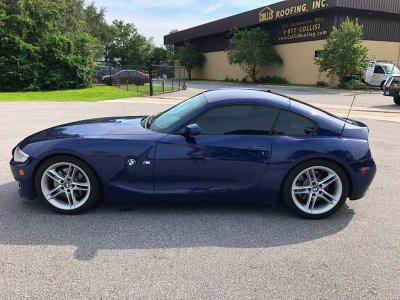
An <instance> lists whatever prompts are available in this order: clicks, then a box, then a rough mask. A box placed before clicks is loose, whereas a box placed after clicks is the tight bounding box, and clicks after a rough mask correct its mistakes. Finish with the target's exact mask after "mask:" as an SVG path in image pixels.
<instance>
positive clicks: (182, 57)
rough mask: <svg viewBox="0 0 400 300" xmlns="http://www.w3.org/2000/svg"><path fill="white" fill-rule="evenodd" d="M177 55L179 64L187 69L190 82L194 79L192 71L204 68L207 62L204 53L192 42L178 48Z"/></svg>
mask: <svg viewBox="0 0 400 300" xmlns="http://www.w3.org/2000/svg"><path fill="white" fill-rule="evenodd" d="M175 53H176V58H177V60H178V62H179V64H180V65H181V66H184V67H185V68H186V71H187V72H188V75H189V80H191V79H192V71H193V70H194V69H196V68H203V66H204V63H205V61H206V57H205V55H204V53H203V52H201V51H200V50H199V49H197V47H196V45H194V44H191V43H190V42H186V43H185V44H184V45H183V46H180V47H176V49H175Z"/></svg>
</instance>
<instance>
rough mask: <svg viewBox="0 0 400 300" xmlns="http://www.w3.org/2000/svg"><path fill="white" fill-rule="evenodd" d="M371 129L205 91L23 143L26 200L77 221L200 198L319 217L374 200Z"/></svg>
mask: <svg viewBox="0 0 400 300" xmlns="http://www.w3.org/2000/svg"><path fill="white" fill-rule="evenodd" d="M368 136H369V130H368V128H367V126H366V125H365V124H363V123H361V122H358V121H354V120H347V121H346V120H343V119H340V118H337V117H335V116H333V115H331V114H329V113H327V112H324V111H322V110H319V109H317V108H314V107H312V106H309V105H307V104H305V103H302V102H300V101H297V100H294V99H291V98H288V97H285V96H281V95H276V94H273V93H270V92H265V91H256V90H218V91H209V92H205V93H202V94H199V95H197V96H195V97H193V98H190V99H189V100H187V101H185V102H182V103H180V104H178V105H176V106H175V107H173V108H170V109H168V110H167V111H165V112H163V113H160V114H158V115H153V116H144V117H143V116H140V117H139V116H137V117H115V118H103V119H94V120H86V121H81V122H75V123H71V124H65V125H60V126H57V127H53V128H50V129H47V130H44V131H42V132H39V133H37V134H34V135H32V136H30V137H28V138H26V139H24V140H23V141H22V142H21V143H19V144H18V146H16V147H15V148H14V149H13V151H12V154H13V159H12V160H11V163H10V164H11V170H12V173H13V176H14V178H15V179H16V180H17V181H18V182H19V186H20V189H19V190H20V195H21V196H22V197H24V198H28V199H35V198H39V200H40V201H42V202H43V203H44V204H45V205H47V206H48V207H49V208H51V209H53V210H54V211H56V212H59V213H64V214H75V213H80V212H83V211H86V210H88V209H89V208H91V207H92V206H93V205H94V204H95V203H96V202H97V201H99V200H100V199H102V198H104V199H105V200H106V201H111V202H117V203H124V202H125V203H126V202H132V201H145V202H151V201H159V200H161V199H163V200H165V199H172V200H176V199H181V200H183V201H185V202H188V201H191V200H192V199H194V198H197V199H198V197H200V198H201V201H208V202H216V201H219V200H222V201H230V202H232V201H244V202H258V203H265V204H274V205H275V204H277V202H278V201H279V200H280V199H281V200H282V201H284V202H285V203H286V204H287V206H288V207H289V208H290V209H291V210H292V211H293V212H295V213H297V214H298V215H300V216H302V217H305V218H311V219H319V218H324V217H327V216H329V215H332V214H334V213H335V212H337V211H338V210H339V209H340V208H341V207H342V206H343V204H344V203H345V201H346V200H347V199H348V198H350V199H351V200H357V199H361V198H363V197H364V195H365V193H366V191H367V189H368V188H369V186H370V184H371V183H372V181H373V179H374V176H375V173H376V166H375V162H374V160H373V158H372V156H371V151H370V148H369V144H368Z"/></svg>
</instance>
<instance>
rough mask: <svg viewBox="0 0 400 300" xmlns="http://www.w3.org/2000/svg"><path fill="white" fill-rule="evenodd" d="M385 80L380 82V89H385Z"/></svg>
mask: <svg viewBox="0 0 400 300" xmlns="http://www.w3.org/2000/svg"><path fill="white" fill-rule="evenodd" d="M385 82H386V81H382V83H381V90H382V91H383V90H384V89H385V88H384V85H385Z"/></svg>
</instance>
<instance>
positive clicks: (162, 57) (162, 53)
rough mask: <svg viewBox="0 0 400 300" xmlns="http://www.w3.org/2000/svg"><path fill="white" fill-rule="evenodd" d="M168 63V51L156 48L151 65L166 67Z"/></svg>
mask: <svg viewBox="0 0 400 300" xmlns="http://www.w3.org/2000/svg"><path fill="white" fill-rule="evenodd" d="M167 61H168V51H167V49H165V48H164V47H155V48H154V49H153V52H152V54H151V63H152V64H155V65H164V64H166V63H167Z"/></svg>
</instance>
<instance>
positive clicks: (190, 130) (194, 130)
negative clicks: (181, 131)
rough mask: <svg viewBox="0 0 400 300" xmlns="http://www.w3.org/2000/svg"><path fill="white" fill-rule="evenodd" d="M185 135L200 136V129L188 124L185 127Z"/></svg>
mask: <svg viewBox="0 0 400 300" xmlns="http://www.w3.org/2000/svg"><path fill="white" fill-rule="evenodd" d="M185 134H187V135H188V136H198V135H200V134H201V128H200V126H199V125H197V124H190V125H188V126H186V127H185Z"/></svg>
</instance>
